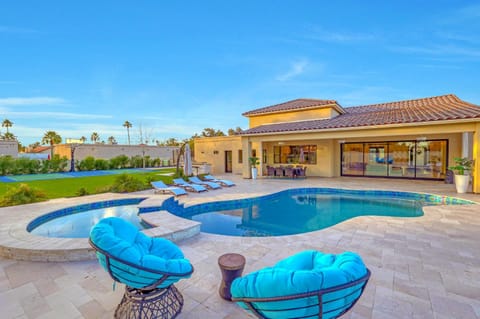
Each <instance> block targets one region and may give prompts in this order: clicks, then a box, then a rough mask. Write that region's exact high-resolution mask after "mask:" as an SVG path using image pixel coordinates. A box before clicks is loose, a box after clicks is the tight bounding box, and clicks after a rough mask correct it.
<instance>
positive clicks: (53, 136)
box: [42, 131, 62, 159]
mask: <svg viewBox="0 0 480 319" xmlns="http://www.w3.org/2000/svg"><path fill="white" fill-rule="evenodd" d="M60 143H62V137H61V136H60V135H58V133H57V132H55V131H47V132H45V134H44V135H43V138H42V144H50V158H51V159H52V158H53V144H60Z"/></svg>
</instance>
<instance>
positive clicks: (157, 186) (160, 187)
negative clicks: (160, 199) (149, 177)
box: [150, 181, 187, 196]
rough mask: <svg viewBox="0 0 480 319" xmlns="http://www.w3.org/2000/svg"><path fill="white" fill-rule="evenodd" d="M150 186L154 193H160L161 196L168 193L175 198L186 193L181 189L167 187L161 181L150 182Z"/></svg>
mask: <svg viewBox="0 0 480 319" xmlns="http://www.w3.org/2000/svg"><path fill="white" fill-rule="evenodd" d="M150 184H151V185H152V187H153V189H154V190H155V193H162V194H167V193H170V194H173V195H175V196H180V195H187V192H186V191H185V190H184V189H183V188H180V187H175V186H168V185H166V184H165V183H164V182H162V181H156V182H151V183H150Z"/></svg>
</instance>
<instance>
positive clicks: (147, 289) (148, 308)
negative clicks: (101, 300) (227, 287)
mask: <svg viewBox="0 0 480 319" xmlns="http://www.w3.org/2000/svg"><path fill="white" fill-rule="evenodd" d="M89 242H90V245H91V246H92V247H93V248H94V250H95V252H96V255H97V259H98V261H99V263H100V265H101V266H102V268H104V269H105V271H107V272H108V273H109V274H110V276H111V277H112V279H113V280H114V281H115V282H119V283H123V284H125V294H124V295H123V298H122V301H121V302H120V304H119V305H118V306H117V308H116V310H115V315H114V317H115V318H166V319H172V318H175V317H176V316H177V315H178V314H179V313H180V312H181V311H182V307H183V296H182V294H181V293H180V291H179V290H178V289H177V288H176V287H175V285H174V284H175V283H176V282H177V281H179V280H182V279H186V278H189V277H190V276H191V275H192V273H193V266H192V264H191V263H190V261H189V260H188V259H186V258H185V257H184V255H183V253H182V251H181V250H180V248H179V247H178V246H177V245H175V244H174V243H172V242H171V241H169V240H167V239H164V238H152V237H149V236H147V235H145V234H143V233H142V232H141V231H139V230H138V229H137V228H136V227H135V226H133V225H132V224H130V223H129V222H127V221H126V220H123V219H121V218H118V217H108V218H104V219H102V220H100V221H99V222H98V223H97V224H96V225H95V226H94V227H93V228H92V230H91V232H90V239H89ZM114 287H115V286H114Z"/></svg>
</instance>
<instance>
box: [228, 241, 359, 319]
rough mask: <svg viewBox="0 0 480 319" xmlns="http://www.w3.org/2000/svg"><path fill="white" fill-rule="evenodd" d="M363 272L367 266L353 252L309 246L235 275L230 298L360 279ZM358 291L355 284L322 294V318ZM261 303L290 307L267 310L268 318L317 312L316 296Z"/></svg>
mask: <svg viewBox="0 0 480 319" xmlns="http://www.w3.org/2000/svg"><path fill="white" fill-rule="evenodd" d="M366 273H367V268H366V267H365V265H364V263H363V261H362V259H361V258H360V256H358V255H357V254H355V253H352V252H345V253H342V254H339V255H332V254H324V253H321V252H318V251H313V250H308V251H303V252H300V253H298V254H295V255H293V256H290V257H288V258H286V259H284V260H281V261H280V262H278V263H277V264H276V265H275V266H273V267H267V268H264V269H261V270H259V271H256V272H253V273H250V274H248V275H246V276H244V277H240V278H237V279H236V280H235V281H234V282H233V283H232V287H231V293H232V296H233V298H242V297H243V298H245V297H248V298H268V297H279V296H291V295H295V294H300V293H305V292H312V291H317V290H320V289H326V288H331V287H334V286H338V285H341V284H345V283H348V282H352V281H355V280H357V279H360V278H361V277H362V276H364V275H366ZM360 295H361V289H358V285H357V286H354V287H352V288H346V289H343V290H340V291H336V292H332V293H328V294H325V295H324V296H323V298H324V299H323V304H324V308H323V313H324V316H323V318H335V317H336V316H337V315H339V314H341V313H342V312H343V310H345V309H346V308H348V307H349V305H350V304H351V303H352V301H354V300H356V299H357V298H358V297H359V296H360ZM335 299H338V300H335ZM329 301H330V302H329ZM260 303H261V305H259V308H261V309H267V310H281V309H292V310H288V311H285V310H283V311H266V312H264V315H265V317H267V318H294V317H302V318H303V317H304V316H305V317H309V316H312V318H313V317H314V316H315V315H316V314H318V312H319V308H318V306H317V305H318V298H317V297H316V296H314V297H304V298H299V299H291V300H285V301H275V302H260ZM254 304H255V303H254ZM239 305H240V306H241V307H243V308H245V309H248V308H247V306H246V304H244V303H243V302H239ZM296 308H297V309H296Z"/></svg>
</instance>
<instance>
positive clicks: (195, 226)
mask: <svg viewBox="0 0 480 319" xmlns="http://www.w3.org/2000/svg"><path fill="white" fill-rule="evenodd" d="M144 197H148V198H147V199H145V200H144V201H142V202H141V203H139V204H138V206H139V207H148V206H160V205H161V204H162V203H163V201H164V200H165V199H168V198H169V197H171V196H168V195H155V196H153V197H150V196H149V195H147V196H145V195H139V194H127V195H126V194H113V193H108V194H101V195H92V196H85V197H77V198H70V199H66V198H63V199H56V200H51V201H48V202H43V203H36V204H29V205H22V206H14V207H7V208H3V209H2V211H3V212H4V214H2V215H1V217H2V224H1V225H0V256H1V257H5V258H9V259H16V260H27V261H55V262H57V261H78V260H90V259H95V258H96V257H95V253H94V250H93V248H92V247H91V246H90V244H89V243H88V238H56V237H43V236H37V235H33V234H31V233H30V232H28V231H27V225H28V224H29V223H30V222H31V221H32V220H34V219H35V218H37V217H39V216H42V215H45V214H48V213H50V212H52V211H55V210H59V209H64V208H67V207H71V206H76V205H81V204H88V203H93V202H100V201H105V200H116V199H125V198H144ZM19 216H20V217H19ZM140 216H141V217H142V219H143V220H145V221H146V222H147V223H148V224H150V225H153V226H154V227H152V228H149V229H145V230H143V232H144V233H145V234H147V235H149V236H151V237H162V238H166V239H169V240H172V241H174V242H178V241H180V240H182V239H186V238H190V237H192V236H195V235H196V234H198V233H200V223H199V222H195V221H192V220H187V219H184V218H180V217H177V216H175V215H173V214H171V213H169V212H167V211H158V212H153V213H148V214H145V215H144V216H142V215H140Z"/></svg>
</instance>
